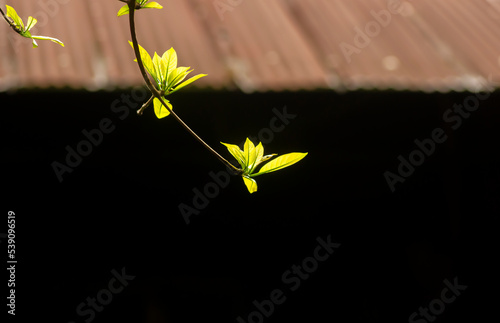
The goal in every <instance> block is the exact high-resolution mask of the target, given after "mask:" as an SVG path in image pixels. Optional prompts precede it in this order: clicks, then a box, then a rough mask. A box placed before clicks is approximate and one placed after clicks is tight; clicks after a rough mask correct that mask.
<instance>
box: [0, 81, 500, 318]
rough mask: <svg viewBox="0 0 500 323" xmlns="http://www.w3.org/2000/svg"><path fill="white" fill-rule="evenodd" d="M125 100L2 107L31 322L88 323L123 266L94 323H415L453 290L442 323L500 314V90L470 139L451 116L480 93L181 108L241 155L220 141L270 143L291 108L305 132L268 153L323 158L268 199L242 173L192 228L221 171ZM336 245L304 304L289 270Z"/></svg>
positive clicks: (201, 97)
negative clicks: (98, 135)
mask: <svg viewBox="0 0 500 323" xmlns="http://www.w3.org/2000/svg"><path fill="white" fill-rule="evenodd" d="M122 93H125V94H130V90H123V91H117V92H104V91H103V92H90V93H89V92H78V91H76V92H75V91H40V92H37V91H30V92H23V91H21V92H15V93H1V94H0V102H1V112H2V117H1V129H2V143H1V147H2V165H1V166H2V180H1V182H2V185H3V186H4V190H3V193H2V209H3V211H2V212H4V215H5V218H6V217H7V216H6V214H7V211H8V210H13V211H15V212H16V216H17V223H16V225H17V227H16V251H17V257H18V265H17V268H18V269H17V273H16V274H17V275H16V278H17V283H18V286H17V289H16V294H17V308H16V310H17V313H18V316H16V319H17V320H18V321H19V322H27V319H28V318H33V317H34V318H36V319H37V320H38V321H50V322H61V323H67V322H70V321H75V322H84V321H85V319H88V318H89V317H88V316H84V317H81V316H79V315H78V314H77V313H76V308H77V306H78V305H79V304H80V303H82V302H85V300H86V299H87V297H96V295H97V294H98V292H99V291H101V290H102V289H104V288H106V287H107V285H108V282H109V281H110V279H111V278H112V277H113V275H112V273H111V270H113V269H114V270H116V271H118V272H120V271H121V269H122V268H125V271H126V273H127V274H129V275H133V276H135V278H134V279H133V280H132V281H131V282H130V283H129V285H128V286H127V287H126V288H125V289H124V290H123V291H122V292H121V293H119V294H117V295H115V296H113V300H112V301H111V303H110V304H109V305H106V306H104V310H103V311H102V312H101V313H97V315H96V316H95V318H94V319H93V320H91V321H92V322H96V323H99V322H200V321H217V322H236V318H237V317H238V316H242V317H244V318H245V321H246V319H247V316H248V314H249V313H250V312H251V311H253V310H255V307H254V305H253V304H252V302H253V301H254V300H258V301H262V300H264V299H269V295H270V293H271V291H273V290H274V289H277V288H279V289H282V290H283V291H285V295H286V297H287V298H286V301H285V303H284V304H281V305H278V306H276V307H275V309H274V313H273V314H272V315H271V316H270V317H269V318H265V320H264V321H265V322H290V321H292V322H301V321H304V322H407V321H408V318H409V316H410V315H411V314H412V313H413V312H415V311H418V309H419V307H421V306H422V307H428V306H429V303H430V302H431V301H432V300H434V299H436V298H438V299H439V298H440V295H441V291H442V290H443V289H444V288H445V285H444V283H443V280H444V279H448V280H449V281H450V282H453V280H454V278H455V277H457V279H458V282H459V283H460V284H462V285H466V286H467V290H465V291H464V292H463V293H462V295H460V296H459V297H458V298H457V299H456V300H455V301H454V302H453V303H451V304H449V305H446V308H445V310H444V312H443V313H442V314H441V315H439V316H438V317H437V319H436V321H435V322H474V321H475V322H479V321H483V320H484V319H486V318H489V317H490V315H493V314H494V313H495V312H496V308H497V307H498V300H499V293H500V290H499V288H498V287H499V284H498V278H497V275H498V270H497V267H495V265H494V260H495V259H496V258H498V246H499V244H498V240H499V239H498V224H499V215H500V149H499V144H498V139H499V138H500V135H499V133H500V130H499V127H498V122H499V121H500V113H499V110H498V103H500V96H499V93H497V92H495V93H493V94H491V96H490V97H489V98H488V99H487V100H485V101H481V102H480V108H479V109H478V110H477V111H475V112H473V113H471V116H470V118H468V119H467V120H464V123H463V125H462V126H461V127H460V128H459V129H457V130H453V129H451V128H450V127H449V126H450V124H446V123H445V122H443V119H442V116H443V113H444V112H445V110H447V109H450V108H452V107H453V104H455V103H463V100H464V99H465V98H466V97H467V96H469V95H473V94H471V93H447V94H440V93H412V92H392V91H384V92H377V91H356V92H349V93H344V94H339V93H333V92H328V91H325V92H322V91H317V92H286V93H260V94H252V95H246V94H242V93H235V92H213V91H206V92H204V91H199V92H189V91H187V92H186V93H179V94H178V95H177V94H176V96H175V98H173V99H172V100H171V101H172V103H173V104H174V109H175V111H177V112H178V114H179V115H180V116H181V117H182V118H183V119H184V120H185V121H186V122H187V123H188V124H189V125H190V126H191V127H192V128H193V129H194V130H195V131H196V132H197V133H198V134H199V135H200V136H201V137H202V138H204V139H205V140H206V141H207V142H208V143H209V144H210V145H212V146H213V147H214V148H215V149H216V150H217V151H219V152H220V153H221V154H222V155H224V156H225V157H227V158H230V157H231V156H230V155H229V153H228V152H227V150H226V149H225V147H224V146H222V145H220V144H219V141H223V142H228V143H234V144H239V143H242V142H243V141H244V139H245V138H246V137H247V136H254V137H255V136H257V134H258V132H259V131H260V130H261V129H263V128H266V127H269V122H270V120H271V118H273V116H274V113H273V108H276V109H278V110H279V111H283V107H285V106H286V107H287V111H288V112H289V113H292V114H295V115H296V118H295V119H293V120H291V121H290V124H289V125H287V126H286V128H285V129H284V130H283V131H282V132H279V133H276V134H275V135H274V139H273V140H272V141H271V142H269V143H267V144H266V145H265V153H273V152H274V153H279V154H284V153H288V152H293V151H297V152H303V151H307V152H309V155H308V156H307V157H306V158H305V159H304V160H302V161H301V162H300V163H298V164H296V165H294V166H292V167H289V168H287V169H284V170H281V171H279V172H276V173H272V174H268V175H265V176H262V177H258V178H257V182H258V184H259V190H258V191H257V192H256V193H254V194H252V195H250V194H249V193H248V191H247V190H246V188H245V186H244V185H243V181H242V180H241V179H240V178H237V177H232V178H231V181H230V183H229V185H228V186H227V187H226V188H224V189H221V190H220V193H219V194H218V196H217V197H215V198H213V199H211V200H210V203H209V205H208V206H207V207H206V208H205V209H203V210H201V212H200V214H199V215H193V216H192V217H191V223H190V224H189V225H187V224H186V223H185V221H184V219H183V217H182V214H181V213H180V211H179V209H178V206H179V204H180V203H185V204H186V205H190V206H192V198H193V195H194V193H193V188H198V189H200V190H203V188H204V186H205V185H206V184H207V183H209V182H211V181H212V179H211V178H210V176H209V173H210V172H211V171H214V172H219V171H222V170H224V167H223V165H222V164H221V163H220V162H219V161H218V160H217V159H216V158H214V157H213V156H212V155H210V154H209V153H208V151H206V150H205V149H204V148H203V147H202V146H201V145H199V144H198V143H197V142H196V141H195V140H194V139H193V138H192V137H191V136H190V135H189V134H188V133H186V132H185V131H184V130H183V129H182V128H181V127H180V126H179V125H178V124H177V123H176V122H175V120H174V119H173V118H172V117H167V118H165V119H161V120H158V119H156V117H155V116H154V114H153V111H152V109H151V108H149V109H147V110H146V112H145V115H144V116H142V117H138V116H137V115H136V114H135V113H134V111H131V113H130V115H129V116H128V117H126V118H125V119H124V120H120V119H119V116H120V115H121V114H117V113H115V112H113V111H112V110H111V108H110V107H111V105H112V102H113V101H115V100H117V99H120V95H121V94H122ZM103 118H109V119H111V120H112V121H113V125H114V126H115V127H116V128H115V129H114V130H113V132H111V133H110V134H105V135H104V138H103V141H102V143H101V144H100V145H99V146H98V147H94V148H93V151H92V153H91V154H90V155H89V156H88V157H84V158H83V161H82V162H81V164H80V165H79V166H78V167H76V168H75V170H74V171H73V172H72V173H70V174H69V173H66V174H65V175H64V181H63V182H62V183H59V181H58V180H57V177H56V175H55V173H54V171H53V170H52V167H51V163H52V162H54V161H59V162H64V159H65V156H66V153H67V152H66V150H65V147H66V146H67V145H69V146H71V147H73V148H75V147H76V145H77V144H78V143H79V142H80V141H81V140H82V139H85V137H84V136H83V135H82V130H84V129H87V130H91V129H93V128H97V127H98V124H99V122H100V121H101V120H102V119H103ZM437 127H441V128H443V129H445V130H446V131H447V135H448V137H449V138H448V140H447V141H446V142H445V143H443V144H440V145H437V147H436V151H435V153H434V154H432V156H430V157H429V158H427V159H426V161H425V163H424V164H423V165H422V166H419V167H417V168H416V170H415V171H414V173H413V174H412V175H411V176H410V177H409V178H408V179H407V180H406V181H405V182H404V183H399V184H396V191H395V192H394V193H392V192H391V191H390V189H389V186H388V185H387V183H386V181H385V179H384V177H383V173H384V172H385V171H391V172H394V173H396V172H397V167H398V164H399V161H398V159H397V157H398V155H403V156H404V157H407V156H408V155H409V153H410V152H411V151H412V150H414V149H415V148H416V146H415V144H414V140H415V139H421V140H422V139H424V138H429V136H430V133H431V131H432V130H433V129H435V128H437ZM2 228H4V229H3V230H1V231H0V233H2V232H3V231H5V232H6V230H7V229H6V220H5V224H4V225H2ZM328 235H331V240H332V241H333V242H336V243H340V244H341V246H340V247H339V248H338V249H337V250H336V251H335V253H334V254H333V255H331V256H330V257H329V259H328V260H326V261H325V262H321V263H319V266H318V269H317V270H316V271H315V272H314V273H312V274H311V276H310V277H309V278H308V279H307V280H304V281H302V284H301V286H300V288H299V289H297V290H296V291H293V292H292V291H289V289H288V287H289V286H287V285H286V284H284V283H283V281H282V278H281V277H282V275H283V273H284V272H285V271H287V270H289V269H290V268H291V266H292V265H294V264H297V265H300V264H301V263H302V260H303V259H304V258H306V257H309V256H312V255H313V250H314V248H315V247H316V246H317V244H318V243H317V241H316V239H317V238H318V237H322V238H324V239H326V237H327V236H328ZM1 247H2V250H6V241H5V240H4V241H2V244H1ZM3 253H4V252H3ZM4 254H5V253H4ZM2 285H3V283H2ZM2 290H3V291H5V290H6V287H5V288H3V289H2ZM3 293H4V292H3ZM5 293H6V292H5ZM5 311H6V310H5ZM423 322H424V321H420V322H419V323H423Z"/></svg>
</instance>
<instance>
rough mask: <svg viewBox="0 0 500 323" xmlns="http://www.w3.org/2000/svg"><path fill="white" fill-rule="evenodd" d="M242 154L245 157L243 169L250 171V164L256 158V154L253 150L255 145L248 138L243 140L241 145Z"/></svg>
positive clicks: (251, 164)
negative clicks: (243, 142)
mask: <svg viewBox="0 0 500 323" xmlns="http://www.w3.org/2000/svg"><path fill="white" fill-rule="evenodd" d="M243 156H244V157H245V162H246V164H247V166H246V168H245V169H244V170H245V172H246V173H250V171H251V169H252V166H253V165H254V164H255V161H256V160H257V154H256V151H255V145H254V144H253V142H252V141H251V140H250V139H248V138H247V139H246V140H245V144H244V145H243Z"/></svg>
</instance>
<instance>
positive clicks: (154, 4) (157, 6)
mask: <svg viewBox="0 0 500 323" xmlns="http://www.w3.org/2000/svg"><path fill="white" fill-rule="evenodd" d="M143 8H151V9H163V6H162V5H161V4H159V3H158V2H154V1H153V2H150V3H146V4H145V5H144V6H143Z"/></svg>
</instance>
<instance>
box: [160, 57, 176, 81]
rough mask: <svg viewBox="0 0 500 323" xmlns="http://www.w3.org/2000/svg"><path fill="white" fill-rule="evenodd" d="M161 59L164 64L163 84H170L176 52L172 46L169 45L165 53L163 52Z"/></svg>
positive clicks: (174, 66)
mask: <svg viewBox="0 0 500 323" xmlns="http://www.w3.org/2000/svg"><path fill="white" fill-rule="evenodd" d="M161 60H162V62H163V63H164V64H165V66H166V71H165V84H164V85H165V86H166V85H167V84H168V85H170V84H171V82H172V76H171V74H172V73H173V72H174V71H175V69H176V68H177V53H176V52H175V49H174V48H173V47H171V48H170V49H169V50H167V51H166V52H165V53H163V55H162V57H161Z"/></svg>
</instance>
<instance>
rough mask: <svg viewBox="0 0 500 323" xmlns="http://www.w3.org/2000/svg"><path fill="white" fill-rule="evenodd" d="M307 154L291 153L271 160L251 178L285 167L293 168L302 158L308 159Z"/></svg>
mask: <svg viewBox="0 0 500 323" xmlns="http://www.w3.org/2000/svg"><path fill="white" fill-rule="evenodd" d="M306 155H307V153H289V154H286V155H282V156H279V157H277V158H276V159H273V160H271V161H270V162H268V163H267V164H265V165H264V166H262V168H261V169H260V170H259V172H258V173H256V174H251V175H250V176H252V177H255V176H258V175H262V174H266V173H270V172H274V171H277V170H280V169H283V168H285V167H288V166H291V165H293V164H295V163H297V162H298V161H300V160H301V159H302V158H304V157H306Z"/></svg>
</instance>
